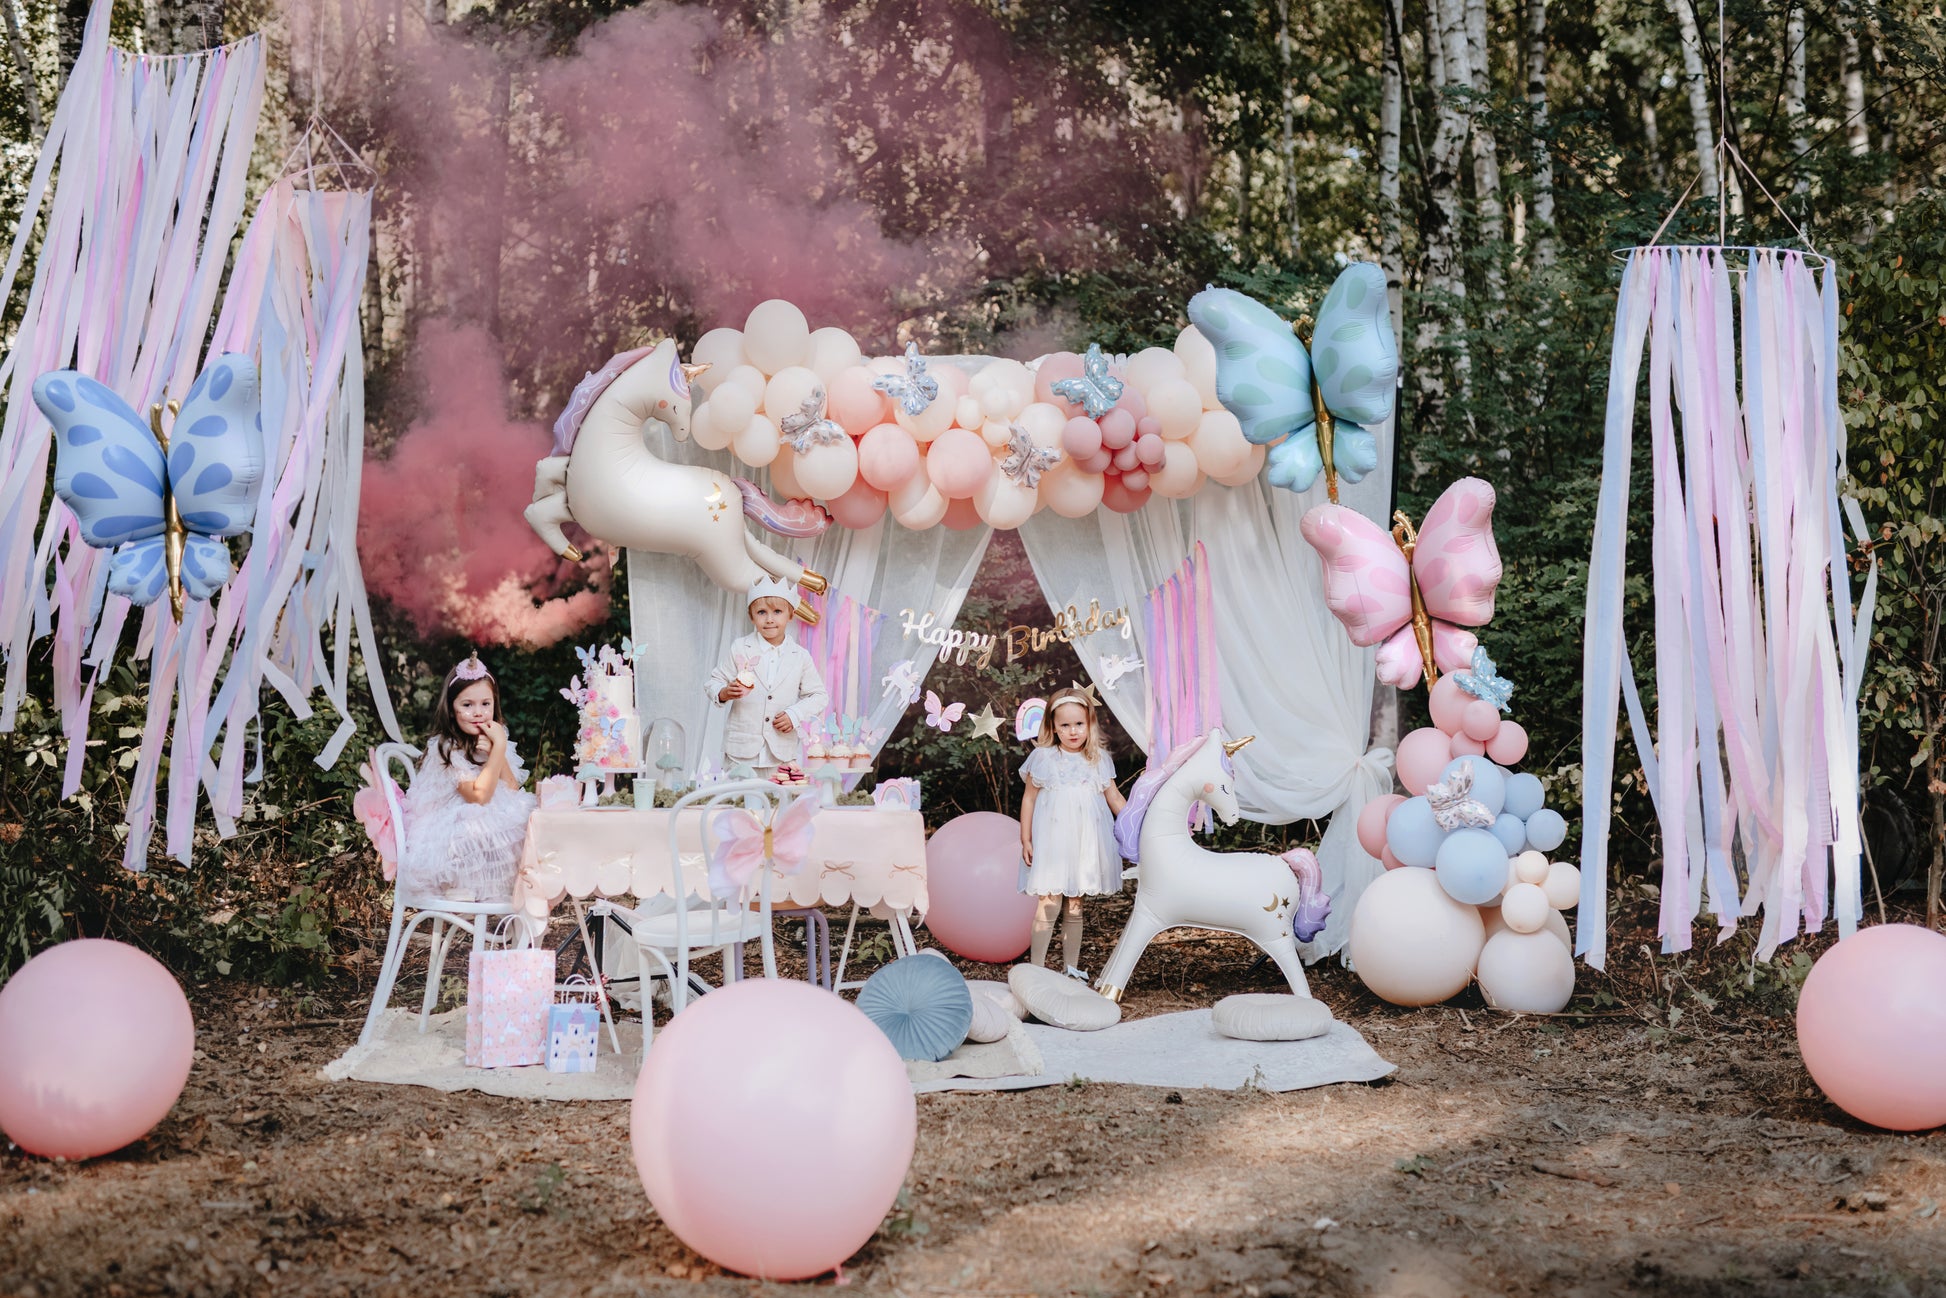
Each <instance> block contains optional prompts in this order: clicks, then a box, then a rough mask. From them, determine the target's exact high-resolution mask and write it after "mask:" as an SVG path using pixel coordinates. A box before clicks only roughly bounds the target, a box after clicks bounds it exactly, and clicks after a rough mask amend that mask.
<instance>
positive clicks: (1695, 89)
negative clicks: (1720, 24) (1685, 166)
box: [1669, 0, 1719, 198]
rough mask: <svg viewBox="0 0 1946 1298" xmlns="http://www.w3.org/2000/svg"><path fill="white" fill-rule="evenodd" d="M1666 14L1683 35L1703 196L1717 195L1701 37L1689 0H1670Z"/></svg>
mask: <svg viewBox="0 0 1946 1298" xmlns="http://www.w3.org/2000/svg"><path fill="white" fill-rule="evenodd" d="M1669 12H1671V13H1673V14H1674V15H1675V16H1676V27H1677V29H1678V30H1679V31H1680V32H1681V33H1682V71H1683V84H1684V85H1685V86H1686V87H1687V88H1688V90H1689V120H1690V123H1691V124H1692V125H1693V126H1694V127H1695V130H1696V173H1697V176H1698V178H1699V180H1698V188H1700V189H1701V190H1702V191H1703V197H1705V198H1715V197H1717V195H1718V193H1719V186H1718V182H1717V175H1716V133H1715V131H1714V129H1713V128H1712V127H1711V126H1710V87H1709V78H1708V77H1706V76H1705V75H1704V73H1703V38H1702V34H1701V33H1700V32H1698V31H1697V30H1696V15H1695V13H1694V12H1692V11H1691V9H1690V7H1689V0H1669Z"/></svg>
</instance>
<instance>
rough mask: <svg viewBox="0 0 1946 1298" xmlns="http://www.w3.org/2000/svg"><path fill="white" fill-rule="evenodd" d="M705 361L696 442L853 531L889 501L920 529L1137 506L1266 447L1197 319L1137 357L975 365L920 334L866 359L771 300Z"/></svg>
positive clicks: (1242, 470)
mask: <svg viewBox="0 0 1946 1298" xmlns="http://www.w3.org/2000/svg"><path fill="white" fill-rule="evenodd" d="M691 359H692V360H693V361H694V362H696V363H698V364H707V365H709V366H710V368H709V369H708V370H707V371H704V372H702V373H701V374H700V375H699V376H698V378H697V381H696V387H697V389H698V392H699V395H700V398H701V399H700V400H699V402H698V404H697V406H696V408H695V411H694V415H693V417H692V419H691V422H690V429H691V435H692V436H693V437H694V438H695V440H696V441H697V443H698V444H699V445H701V446H703V447H704V448H706V449H709V450H727V451H729V452H731V453H732V454H733V455H735V456H736V458H737V459H739V460H741V461H743V462H744V463H745V464H748V465H751V466H753V467H760V468H768V469H769V470H770V472H771V476H772V479H773V482H774V484H775V486H776V490H777V493H778V494H779V495H783V496H791V497H800V498H806V499H816V500H820V501H823V502H825V505H826V508H827V509H828V510H829V511H830V513H831V516H832V519H833V520H834V521H835V522H837V523H839V524H840V525H841V526H845V527H851V528H864V527H869V526H871V525H872V524H874V523H876V522H877V521H878V520H879V519H881V518H883V517H885V516H886V515H887V514H888V513H889V514H890V515H891V516H892V517H893V518H894V519H895V520H896V521H897V522H898V523H899V524H900V525H902V526H904V527H907V528H910V529H914V530H919V529H924V528H928V527H933V526H936V525H938V524H941V523H944V524H945V525H947V526H949V527H970V526H973V525H974V524H976V523H982V522H983V523H986V524H988V525H990V526H993V527H999V528H1013V527H1018V526H1020V524H1022V523H1024V522H1026V521H1027V519H1029V518H1030V517H1032V516H1033V515H1034V514H1035V513H1037V512H1038V511H1040V510H1042V509H1052V510H1053V511H1055V512H1056V513H1058V514H1061V515H1062V516H1064V517H1068V518H1080V517H1083V516H1085V515H1087V514H1090V513H1092V512H1093V511H1094V510H1096V509H1099V508H1102V507H1104V506H1105V507H1107V508H1109V509H1113V510H1117V511H1119V512H1123V513H1127V512H1130V511H1132V510H1135V509H1139V508H1141V506H1142V505H1143V504H1145V503H1146V502H1147V501H1148V500H1149V499H1151V498H1152V497H1154V496H1162V497H1165V498H1182V497H1186V496H1189V495H1193V494H1194V493H1195V492H1196V491H1198V490H1200V489H1201V488H1202V486H1203V485H1204V484H1205V483H1206V482H1209V481H1211V480H1214V481H1216V482H1218V483H1222V484H1225V485H1230V486H1240V485H1242V484H1243V483H1246V482H1248V481H1250V480H1251V479H1252V478H1254V477H1255V476H1256V475H1257V474H1258V473H1259V472H1260V471H1261V470H1262V468H1263V465H1264V463H1265V460H1266V455H1267V452H1266V450H1265V449H1264V448H1262V447H1258V446H1252V445H1251V443H1250V442H1249V441H1248V440H1246V439H1245V437H1244V434H1243V429H1242V426H1241V425H1240V424H1239V423H1238V421H1237V419H1236V416H1234V415H1232V414H1231V413H1230V412H1229V411H1228V410H1226V409H1225V408H1224V407H1223V403H1222V402H1221V401H1219V400H1218V396H1217V358H1216V352H1215V349H1214V348H1213V347H1212V346H1211V345H1210V343H1209V342H1208V341H1206V340H1205V339H1204V338H1203V336H1202V334H1201V333H1200V332H1198V330H1197V329H1196V327H1195V326H1193V325H1192V326H1190V327H1189V328H1187V329H1184V330H1183V331H1182V333H1181V334H1180V335H1179V336H1178V337H1177V339H1176V342H1175V345H1174V347H1173V348H1161V347H1151V348H1148V349H1147V350H1145V351H1141V352H1137V353H1136V354H1135V355H1133V356H1130V357H1128V358H1127V359H1126V360H1119V359H1116V358H1113V357H1110V356H1108V355H1107V354H1105V353H1104V352H1103V351H1102V350H1101V348H1100V347H1098V346H1092V347H1090V348H1089V349H1088V351H1087V353H1086V354H1085V355H1078V354H1075V353H1072V352H1058V353H1055V354H1052V355H1049V356H1044V357H1042V358H1041V359H1040V360H1039V361H1037V362H1035V363H1034V364H1033V365H1031V366H1030V365H1025V364H1022V363H1021V362H1019V361H1012V360H996V361H991V362H988V363H986V364H985V365H984V366H983V367H982V368H980V369H978V370H977V371H975V372H971V373H969V372H968V371H967V370H966V369H963V368H961V367H960V366H958V365H954V364H944V363H939V362H936V361H934V360H931V359H929V358H927V357H926V356H924V355H923V354H921V353H920V351H919V349H918V348H917V347H916V346H914V345H908V346H907V347H906V349H905V352H904V354H903V355H901V356H897V357H881V358H877V359H872V360H867V359H866V357H865V356H864V354H863V353H862V351H861V350H860V348H859V346H858V343H857V341H856V340H855V339H853V338H852V336H851V335H850V334H849V333H847V332H846V331H844V330H843V329H837V328H821V329H815V330H814V329H812V328H811V327H810V322H809V321H808V320H807V319H806V318H805V316H804V313H803V312H802V311H800V310H798V308H797V307H795V306H793V305H792V304H790V303H789V302H785V301H781V300H775V299H773V300H771V301H768V302H763V303H760V304H759V305H758V306H757V307H755V308H754V309H753V310H752V311H751V312H750V315H749V317H748V318H747V319H746V320H745V321H744V324H743V327H742V328H741V329H732V328H720V329H712V330H711V331H709V332H708V333H706V334H704V335H703V336H702V338H700V339H699V340H698V341H697V343H696V347H695V349H694V352H693V354H692V357H691Z"/></svg>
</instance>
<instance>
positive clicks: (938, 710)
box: [926, 690, 966, 734]
mask: <svg viewBox="0 0 1946 1298" xmlns="http://www.w3.org/2000/svg"><path fill="white" fill-rule="evenodd" d="M964 715H966V705H965V704H964V703H955V704H952V705H951V706H949V707H941V706H940V703H939V696H938V695H937V694H934V693H933V692H932V691H931V690H927V691H926V724H927V725H929V726H936V727H938V729H939V733H941V734H945V733H946V732H947V731H949V730H951V729H952V728H953V723H954V722H955V721H958V720H959V719H960V718H961V717H962V716H964Z"/></svg>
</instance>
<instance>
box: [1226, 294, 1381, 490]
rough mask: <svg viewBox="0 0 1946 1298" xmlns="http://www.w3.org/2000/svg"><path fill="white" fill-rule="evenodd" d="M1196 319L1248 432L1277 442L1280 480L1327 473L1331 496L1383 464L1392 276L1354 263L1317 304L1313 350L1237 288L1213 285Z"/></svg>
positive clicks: (1273, 448) (1302, 486)
mask: <svg viewBox="0 0 1946 1298" xmlns="http://www.w3.org/2000/svg"><path fill="white" fill-rule="evenodd" d="M1189 319H1190V321H1191V322H1192V323H1193V324H1194V325H1195V326H1196V328H1197V329H1198V330H1199V331H1200V332H1201V333H1202V335H1203V336H1204V337H1205V338H1207V339H1208V340H1209V342H1210V345H1211V346H1212V347H1214V348H1215V349H1216V397H1217V400H1218V401H1220V402H1222V403H1223V408H1224V409H1226V410H1228V411H1229V412H1230V413H1231V414H1233V415H1235V416H1236V418H1237V422H1238V423H1239V424H1241V425H1242V426H1243V435H1244V436H1245V437H1246V438H1248V439H1249V440H1250V441H1251V442H1253V443H1255V444H1257V445H1260V446H1263V445H1267V446H1269V447H1270V455H1269V457H1268V463H1267V469H1268V472H1269V475H1270V481H1271V483H1272V484H1273V485H1275V486H1279V487H1284V488H1286V489H1288V490H1291V491H1308V490H1309V489H1310V487H1311V485H1312V484H1313V483H1315V482H1316V481H1317V480H1318V475H1319V474H1320V473H1322V474H1324V475H1325V477H1326V485H1327V487H1328V488H1329V489H1330V491H1331V496H1332V499H1334V500H1335V499H1337V495H1338V484H1337V479H1339V478H1343V479H1344V480H1345V481H1346V482H1358V481H1360V480H1361V479H1363V478H1364V476H1365V475H1366V474H1367V473H1370V472H1371V471H1372V470H1374V469H1376V468H1377V467H1378V442H1377V440H1376V439H1375V438H1374V437H1373V436H1372V434H1371V432H1370V429H1371V427H1372V426H1373V425H1375V424H1379V423H1383V422H1384V421H1385V420H1386V419H1389V418H1390V417H1391V415H1392V410H1393V407H1394V405H1395V403H1396V402H1397V400H1398V381H1399V349H1398V344H1397V343H1396V342H1395V341H1394V339H1393V337H1392V322H1391V318H1390V307H1389V305H1388V303H1387V301H1386V296H1385V272H1384V271H1383V270H1381V269H1380V268H1379V267H1378V266H1377V265H1376V264H1374V263H1372V262H1368V261H1355V262H1353V263H1352V264H1351V265H1349V266H1347V267H1345V269H1344V272H1343V273H1342V274H1340V275H1339V276H1338V278H1337V281H1336V282H1335V283H1333V284H1332V286H1331V291H1330V292H1329V293H1327V294H1325V298H1324V302H1323V304H1322V305H1321V306H1320V307H1319V308H1318V315H1317V323H1316V327H1315V328H1314V329H1313V330H1312V333H1311V339H1310V347H1309V349H1308V350H1307V349H1306V347H1305V344H1304V343H1303V342H1302V341H1301V340H1300V339H1299V338H1298V336H1297V335H1296V334H1295V333H1293V332H1292V329H1291V326H1290V325H1289V324H1288V323H1286V322H1285V321H1284V320H1283V318H1282V317H1280V316H1279V315H1278V314H1277V313H1276V312H1275V311H1272V310H1271V309H1270V308H1269V307H1267V306H1265V305H1263V304H1262V303H1261V302H1258V301H1256V300H1255V299H1253V298H1250V297H1247V296H1245V295H1244V294H1242V293H1238V292H1236V291H1235V290H1234V289H1227V288H1209V289H1204V290H1203V291H1202V292H1201V293H1198V294H1197V295H1196V296H1195V297H1193V298H1191V299H1190V302H1189Z"/></svg>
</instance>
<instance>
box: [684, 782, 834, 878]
mask: <svg viewBox="0 0 1946 1298" xmlns="http://www.w3.org/2000/svg"><path fill="white" fill-rule="evenodd" d="M817 814H818V795H817V794H815V793H806V794H803V795H802V796H800V797H798V798H796V799H793V800H792V802H791V803H790V805H789V806H786V807H784V808H783V809H782V810H781V811H779V812H777V813H776V815H775V816H773V817H772V819H771V823H770V824H769V825H765V824H764V823H763V821H761V820H759V819H758V818H757V817H756V816H755V815H753V814H751V813H750V812H748V811H744V810H741V809H739V810H736V811H728V812H724V813H722V814H720V815H718V816H717V817H716V818H715V819H714V820H713V821H711V822H710V833H711V836H712V837H714V838H715V840H716V850H715V852H714V853H712V854H711V856H712V859H711V861H710V864H709V886H710V891H711V892H712V893H713V894H715V895H716V896H718V897H728V896H731V895H732V894H734V893H739V892H742V891H743V890H744V889H745V888H747V887H749V886H750V881H751V880H752V879H754V878H756V877H757V871H758V870H760V869H762V868H763V864H764V862H765V860H766V859H767V860H769V862H770V863H771V868H773V869H774V870H776V872H777V873H778V874H780V875H789V874H796V873H797V872H798V871H800V870H802V869H803V868H804V863H805V862H806V861H808V860H809V859H810V856H811V836H812V833H813V830H814V828H815V826H814V825H813V823H812V822H813V820H814V819H815V818H816V816H817Z"/></svg>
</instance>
